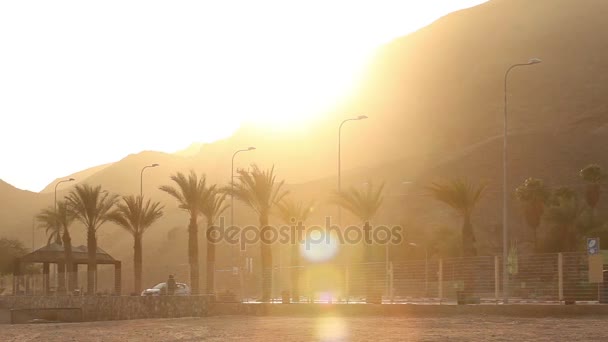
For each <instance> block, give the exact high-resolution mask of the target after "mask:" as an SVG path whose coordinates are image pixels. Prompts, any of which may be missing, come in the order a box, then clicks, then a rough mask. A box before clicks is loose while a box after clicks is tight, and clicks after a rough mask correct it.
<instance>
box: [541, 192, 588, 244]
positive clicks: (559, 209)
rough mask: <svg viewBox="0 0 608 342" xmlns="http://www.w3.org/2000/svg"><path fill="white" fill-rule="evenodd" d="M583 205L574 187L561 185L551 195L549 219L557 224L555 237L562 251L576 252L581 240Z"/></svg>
mask: <svg viewBox="0 0 608 342" xmlns="http://www.w3.org/2000/svg"><path fill="white" fill-rule="evenodd" d="M583 211H584V207H583V205H581V202H580V200H579V198H578V196H577V194H576V192H574V191H573V190H572V189H570V188H567V187H560V188H558V189H555V191H554V192H553V194H552V196H551V200H550V205H549V208H548V210H547V215H546V217H547V220H548V221H549V222H551V223H553V224H554V225H555V229H556V231H555V232H554V239H555V240H556V241H557V245H558V246H557V247H558V248H559V251H560V252H574V251H576V249H577V247H578V241H579V240H580V236H579V231H578V228H579V227H578V225H579V223H580V221H579V219H580V217H581V214H582V213H583Z"/></svg>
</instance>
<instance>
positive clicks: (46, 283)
mask: <svg viewBox="0 0 608 342" xmlns="http://www.w3.org/2000/svg"><path fill="white" fill-rule="evenodd" d="M50 270H51V267H50V264H49V263H48V262H44V263H42V284H43V288H44V290H43V294H44V295H45V296H48V295H49V294H50V292H51V282H50V279H49V272H50Z"/></svg>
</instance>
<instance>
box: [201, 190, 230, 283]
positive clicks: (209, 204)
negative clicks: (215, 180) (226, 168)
mask: <svg viewBox="0 0 608 342" xmlns="http://www.w3.org/2000/svg"><path fill="white" fill-rule="evenodd" d="M225 200H226V194H225V193H223V192H221V191H220V189H218V188H217V186H216V185H212V186H210V187H209V188H208V189H207V190H206V196H205V201H203V202H202V203H201V207H200V211H201V214H203V216H205V218H206V219H207V229H210V228H211V227H213V225H214V224H215V222H216V221H217V219H218V218H219V217H220V215H222V213H223V212H224V211H225V210H226V209H228V205H227V204H225V203H224V202H225ZM206 279H207V294H210V295H211V294H214V293H215V244H213V243H212V242H211V241H210V240H209V239H207V277H206Z"/></svg>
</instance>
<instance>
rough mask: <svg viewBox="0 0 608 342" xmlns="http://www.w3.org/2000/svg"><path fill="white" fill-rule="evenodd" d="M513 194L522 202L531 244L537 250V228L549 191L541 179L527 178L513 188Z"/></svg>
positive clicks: (536, 251)
mask: <svg viewBox="0 0 608 342" xmlns="http://www.w3.org/2000/svg"><path fill="white" fill-rule="evenodd" d="M515 194H516V196H517V198H518V199H519V201H520V202H521V203H522V206H523V211H524V216H525V219H526V223H527V224H528V227H530V230H531V231H532V244H533V246H534V252H535V253H538V252H539V246H538V239H537V236H536V235H537V230H538V226H540V223H541V218H542V216H543V212H544V210H545V203H546V202H547V200H548V199H549V191H548V190H547V188H546V187H545V185H544V184H543V181H542V180H540V179H536V178H528V179H526V180H525V181H524V184H523V185H520V186H518V187H517V189H515Z"/></svg>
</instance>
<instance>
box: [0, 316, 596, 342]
mask: <svg viewBox="0 0 608 342" xmlns="http://www.w3.org/2000/svg"><path fill="white" fill-rule="evenodd" d="M605 325H606V319H602V318H600V317H597V318H593V317H584V318H512V317H496V316H493V317H479V316H464V317H450V318H405V317H360V318H353V317H349V318H340V317H335V316H333V317H331V316H330V317H321V318H314V317H255V316H216V317H206V318H180V319H149V320H133V321H112V322H89V323H61V324H27V325H26V324H24V325H7V324H4V325H0V340H2V341H48V342H53V341H87V342H89V341H90V342H94V341H145V342H152V341H235V340H236V341H239V340H240V341H264V342H270V341H282V342H284V341H446V340H449V341H606V340H608V330H607V329H605Z"/></svg>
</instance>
